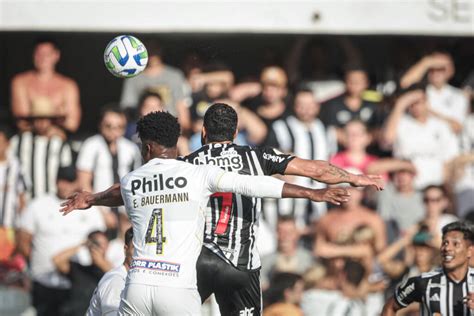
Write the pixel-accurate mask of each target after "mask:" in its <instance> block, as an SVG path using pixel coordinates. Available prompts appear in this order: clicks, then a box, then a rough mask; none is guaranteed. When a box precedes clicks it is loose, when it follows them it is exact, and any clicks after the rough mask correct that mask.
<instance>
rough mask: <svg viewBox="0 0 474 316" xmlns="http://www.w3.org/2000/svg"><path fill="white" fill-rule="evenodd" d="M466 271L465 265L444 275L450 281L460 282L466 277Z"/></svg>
mask: <svg viewBox="0 0 474 316" xmlns="http://www.w3.org/2000/svg"><path fill="white" fill-rule="evenodd" d="M468 270H469V266H467V265H466V266H462V267H459V268H458V269H455V270H452V271H446V274H447V275H448V277H449V278H450V279H451V280H453V281H455V282H461V281H462V280H464V278H465V277H466V274H467V272H468Z"/></svg>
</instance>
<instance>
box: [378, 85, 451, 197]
mask: <svg viewBox="0 0 474 316" xmlns="http://www.w3.org/2000/svg"><path fill="white" fill-rule="evenodd" d="M407 110H408V111H407ZM406 111H407V112H408V113H406ZM383 138H384V142H385V144H386V145H389V146H392V148H393V155H394V156H395V157H396V158H399V159H405V160H410V161H411V162H412V163H413V164H414V165H415V168H416V171H417V175H416V178H415V188H416V189H422V188H424V187H426V186H428V185H430V184H441V183H443V181H444V177H443V171H444V166H445V163H447V162H448V161H449V160H451V159H452V158H454V157H455V156H456V155H458V153H459V143H458V140H457V138H456V136H455V134H454V133H453V132H452V131H451V130H450V128H449V125H448V124H447V123H445V122H443V121H442V120H440V119H438V118H436V117H434V116H433V115H431V114H430V112H429V106H428V102H427V99H426V95H425V92H424V91H423V90H421V89H417V90H412V91H409V92H407V93H405V94H403V95H402V96H401V97H399V98H398V100H397V101H396V103H395V107H394V109H393V110H392V113H391V114H390V116H389V117H388V119H387V123H386V126H385V130H384V134H383Z"/></svg>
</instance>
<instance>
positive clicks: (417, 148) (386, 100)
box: [0, 39, 474, 316]
mask: <svg viewBox="0 0 474 316" xmlns="http://www.w3.org/2000/svg"><path fill="white" fill-rule="evenodd" d="M145 45H146V46H147V48H148V53H149V61H148V66H147V68H146V69H145V71H144V72H143V73H142V74H141V75H139V76H137V77H135V78H130V79H125V80H124V84H123V90H122V94H121V95H117V104H107V105H104V106H103V107H101V109H100V111H101V116H100V120H99V122H97V124H98V131H99V132H98V134H96V135H93V136H91V137H89V138H87V139H84V140H83V141H82V142H80V143H78V142H77V141H75V142H71V140H70V136H71V135H73V134H74V132H75V131H77V129H78V127H79V125H80V122H81V117H82V116H84V115H87V113H81V105H80V99H79V95H80V87H78V85H77V84H76V83H75V81H74V79H73V78H68V77H66V76H64V75H62V74H59V73H58V72H56V64H57V62H58V61H59V59H60V56H61V55H60V50H59V47H58V46H57V45H56V43H55V42H54V41H53V40H50V39H46V40H41V41H38V42H37V44H36V46H35V49H34V52H33V61H34V67H35V68H34V69H32V70H31V71H27V72H24V73H19V74H18V75H16V76H15V77H14V78H13V80H12V82H11V113H12V114H13V116H14V118H15V122H14V124H12V126H6V125H1V126H0V314H1V315H19V314H21V313H24V315H28V312H31V311H32V310H35V311H36V313H37V315H84V313H85V312H86V310H87V308H88V306H89V303H90V300H91V297H92V295H93V292H94V289H95V287H96V285H97V283H98V282H99V280H100V279H101V277H102V276H103V275H104V274H105V273H106V272H107V271H109V270H111V269H113V268H116V267H119V266H121V265H122V264H123V263H124V259H125V254H124V250H123V249H124V240H125V232H126V231H127V229H128V228H129V227H130V222H129V220H128V218H127V215H126V213H125V211H124V209H123V208H122V207H119V208H106V207H96V208H93V209H91V210H89V211H81V212H75V213H73V214H72V215H69V216H66V217H63V216H62V215H61V214H60V213H59V212H58V210H59V209H60V204H61V201H62V200H64V199H65V198H66V197H68V196H69V195H71V194H72V193H73V192H76V191H78V190H88V191H92V192H98V191H102V190H105V189H107V188H108V187H110V186H111V185H113V184H114V183H117V182H119V180H120V179H121V178H122V177H123V176H125V175H126V174H127V173H128V172H130V171H132V170H133V169H135V168H137V167H138V166H140V165H141V163H142V160H141V157H140V149H139V146H138V145H139V140H138V137H137V135H136V122H137V120H138V119H139V118H140V117H143V116H145V115H146V114H148V113H150V112H154V111H162V110H165V111H168V112H169V113H171V114H173V115H175V116H177V117H178V120H179V123H180V124H181V127H182V135H181V137H180V139H179V142H178V149H179V153H180V155H187V154H189V153H191V152H193V151H195V150H197V149H199V148H200V147H201V141H202V137H201V129H202V125H203V117H204V114H205V113H206V110H207V109H208V108H209V107H210V106H211V105H212V104H213V103H226V104H229V105H230V106H232V107H233V108H234V109H235V110H236V111H237V113H238V117H239V126H238V135H237V136H236V140H235V143H237V144H242V145H245V144H248V145H256V146H271V147H274V148H277V149H278V150H280V151H281V152H284V153H288V154H294V155H296V156H298V157H300V158H304V159H311V160H327V161H330V162H331V163H332V164H333V165H335V166H338V167H340V168H343V169H346V170H347V171H350V172H352V173H356V174H362V173H364V174H380V175H382V178H383V181H384V183H385V190H383V191H380V192H378V191H375V190H373V189H372V188H370V187H368V188H364V189H361V188H356V187H348V188H347V190H349V191H350V193H351V199H350V201H349V202H348V203H345V204H343V205H341V206H334V205H327V204H325V203H314V202H309V201H306V200H302V199H301V200H300V199H283V200H273V199H265V200H264V201H263V214H261V220H260V228H259V229H260V231H259V238H258V239H257V244H258V249H259V251H260V255H261V257H262V270H261V279H262V287H263V290H264V296H263V298H264V300H263V302H264V311H263V315H265V316H277V315H288V316H291V315H368V316H370V315H379V314H380V312H381V311H382V308H383V305H384V302H385V301H386V299H387V298H388V297H390V296H393V292H394V288H395V286H396V285H397V284H399V283H400V282H402V281H403V280H406V279H407V278H409V277H412V276H416V275H419V274H420V273H424V272H428V271H430V270H432V269H433V268H435V267H437V266H439V264H440V258H439V251H438V249H439V248H440V246H441V229H442V227H443V226H445V225H446V224H449V223H451V222H455V221H457V220H463V221H472V222H474V110H473V106H472V105H473V101H474V91H473V89H474V80H473V79H472V76H471V78H470V79H469V78H468V79H467V80H466V81H465V84H464V85H463V86H461V87H454V86H452V85H450V79H451V78H452V77H453V75H454V74H455V71H456V70H455V67H454V65H455V62H454V61H453V60H452V57H451V56H450V54H449V53H447V52H445V51H433V52H430V53H429V54H426V55H424V56H422V57H421V58H420V59H419V60H418V62H416V63H415V64H413V65H407V68H406V69H403V70H404V71H403V72H402V75H401V76H400V78H399V80H398V82H397V83H396V85H395V86H394V87H392V89H387V87H386V86H383V85H380V83H379V82H372V83H371V82H369V74H368V73H367V71H366V70H365V69H364V67H363V64H362V63H361V62H360V60H357V58H355V59H354V60H350V61H349V62H348V63H347V65H346V67H345V72H344V75H343V77H342V78H335V76H333V75H332V74H331V69H325V68H323V67H322V66H321V69H317V71H315V72H314V74H313V75H312V76H311V77H308V78H309V79H308V78H304V77H303V76H302V75H301V74H299V73H298V72H297V71H295V68H297V67H296V64H297V63H298V62H299V60H300V59H301V58H303V57H302V56H301V54H299V53H298V47H295V48H294V50H295V52H294V55H295V56H292V60H290V61H289V62H288V64H286V65H269V66H266V67H264V68H263V69H262V70H261V73H260V77H259V78H258V80H246V81H238V80H236V78H235V76H234V73H233V72H232V69H231V68H229V67H228V66H226V65H225V63H222V62H220V61H219V62H217V61H211V62H207V63H204V62H203V61H202V60H200V59H199V57H198V56H195V55H192V56H190V57H189V58H188V59H187V60H186V62H185V63H184V64H183V66H182V69H178V68H175V67H172V66H170V65H168V64H166V63H165V59H164V57H163V54H162V50H161V49H160V47H159V46H158V45H157V43H156V42H150V43H145ZM302 45H303V43H302ZM387 90H389V91H387ZM282 177H283V178H284V179H285V180H286V181H288V182H291V183H296V184H299V185H302V186H306V187H313V188H323V187H325V186H326V185H325V184H322V183H319V182H316V181H314V180H312V179H308V178H303V177H295V176H282ZM30 303H31V306H32V307H31V308H30V309H29V310H26V312H25V306H28V305H29V304H30ZM418 308H419V307H418V306H417V305H415V304H414V305H412V306H410V307H409V308H408V309H405V310H404V312H405V315H413V314H416V313H417V311H418ZM205 313H207V315H214V313H215V307H212V305H210V304H207V305H206V306H205ZM33 314H34V313H33ZM29 315H32V314H31V313H30V314H29ZM205 315H206V314H205ZM249 315H251V314H249Z"/></svg>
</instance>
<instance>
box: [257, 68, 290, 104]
mask: <svg viewBox="0 0 474 316" xmlns="http://www.w3.org/2000/svg"><path fill="white" fill-rule="evenodd" d="M260 82H261V84H262V96H263V99H264V100H265V102H266V103H267V104H273V103H277V102H281V101H282V100H283V98H284V97H285V96H286V94H287V89H286V85H287V82H288V79H287V77H286V73H285V71H284V70H283V69H281V68H280V67H267V68H265V69H263V71H262V73H261V75H260Z"/></svg>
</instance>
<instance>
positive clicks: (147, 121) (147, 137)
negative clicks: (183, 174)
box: [137, 112, 180, 162]
mask: <svg viewBox="0 0 474 316" xmlns="http://www.w3.org/2000/svg"><path fill="white" fill-rule="evenodd" d="M137 132H138V136H139V137H140V140H141V142H142V157H143V159H144V160H145V162H147V161H148V160H150V159H153V158H158V157H161V158H176V156H177V149H176V144H177V143H178V138H179V134H180V126H179V123H178V119H177V118H176V117H174V116H173V115H171V114H169V113H168V112H152V113H149V114H147V115H145V116H144V117H142V118H141V119H139V120H138V122H137Z"/></svg>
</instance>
